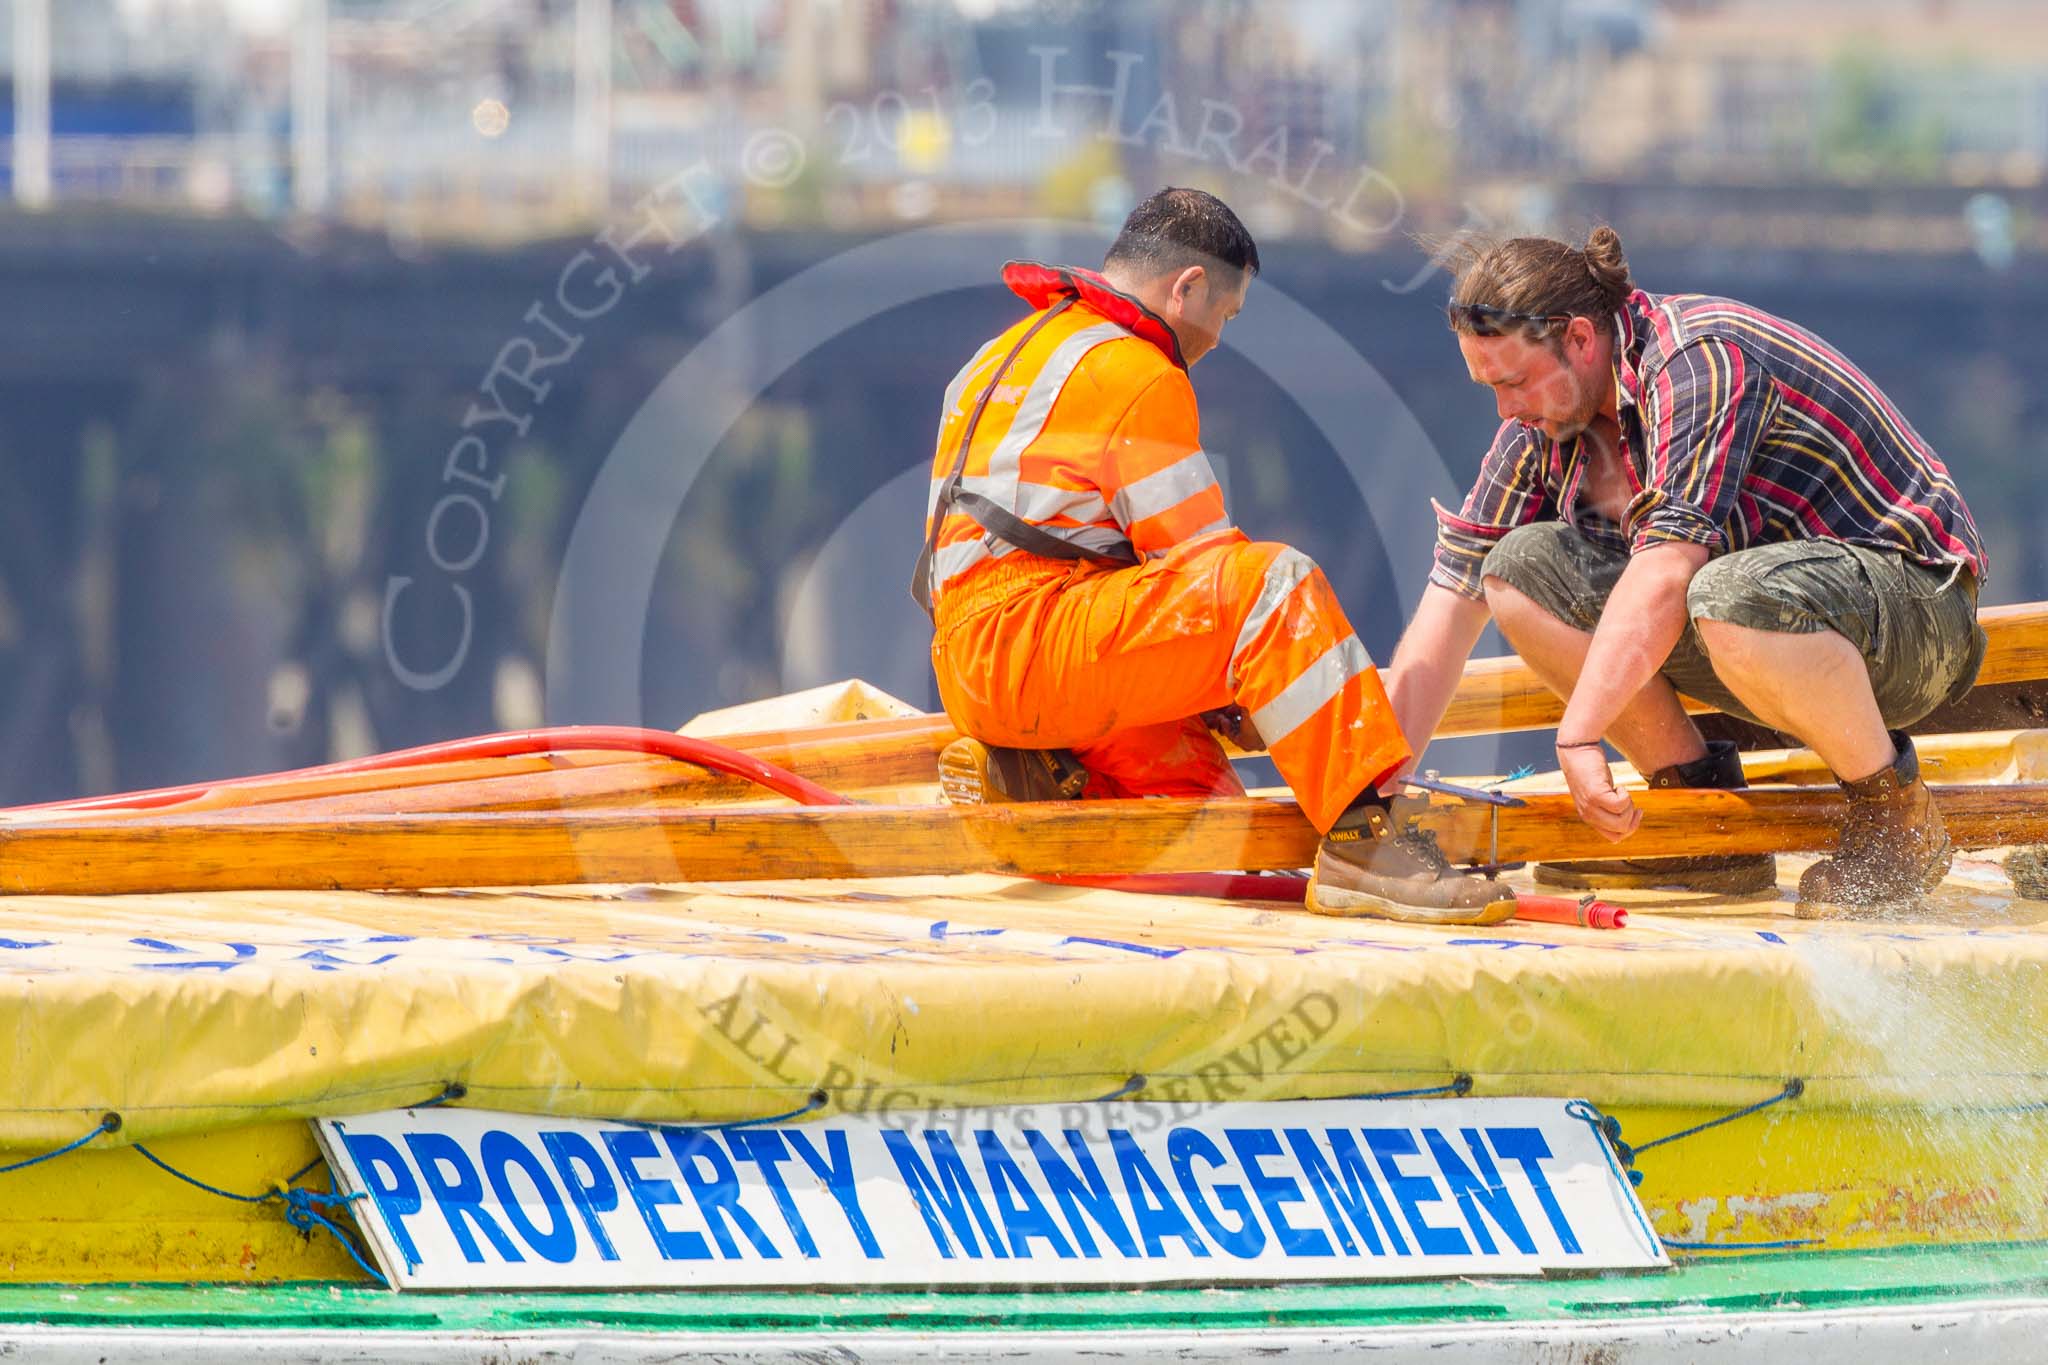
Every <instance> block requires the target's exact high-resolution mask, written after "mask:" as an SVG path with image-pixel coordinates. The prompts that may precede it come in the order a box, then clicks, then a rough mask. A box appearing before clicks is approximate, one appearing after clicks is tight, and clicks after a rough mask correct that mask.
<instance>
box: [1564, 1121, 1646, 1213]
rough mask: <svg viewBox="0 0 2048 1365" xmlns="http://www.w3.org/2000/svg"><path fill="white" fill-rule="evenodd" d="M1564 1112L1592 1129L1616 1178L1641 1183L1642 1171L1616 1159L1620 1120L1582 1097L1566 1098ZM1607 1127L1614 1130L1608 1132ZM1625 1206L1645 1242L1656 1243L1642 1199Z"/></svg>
mask: <svg viewBox="0 0 2048 1365" xmlns="http://www.w3.org/2000/svg"><path fill="white" fill-rule="evenodd" d="M1564 1112H1565V1113H1567V1114H1569V1115H1570V1116H1571V1117H1573V1118H1575V1119H1577V1120H1578V1121H1579V1122H1581V1123H1583V1124H1585V1125H1586V1126H1587V1127H1588V1128H1591V1129H1592V1130H1593V1135H1594V1136H1595V1137H1596V1138H1598V1139H1599V1141H1600V1155H1602V1156H1604V1157H1606V1158H1607V1169H1608V1170H1609V1171H1610V1172H1612V1173H1613V1175H1614V1177H1615V1179H1617V1180H1622V1179H1626V1180H1627V1181H1628V1183H1629V1185H1630V1187H1631V1188H1633V1187H1634V1186H1637V1185H1640V1184H1642V1183H1643V1175H1642V1172H1640V1171H1638V1170H1636V1169H1635V1168H1634V1167H1633V1166H1630V1167H1627V1168H1626V1169H1624V1167H1623V1165H1622V1163H1621V1161H1617V1160H1616V1159H1615V1148H1616V1147H1617V1146H1619V1145H1620V1139H1619V1138H1618V1137H1615V1136H1614V1135H1613V1134H1614V1133H1619V1132H1620V1131H1621V1125H1620V1124H1619V1123H1616V1122H1615V1121H1614V1120H1613V1119H1612V1118H1610V1117H1608V1116H1607V1115H1606V1114H1603V1113H1601V1112H1600V1111H1599V1110H1598V1109H1595V1108H1594V1107H1593V1106H1592V1105H1590V1104H1588V1103H1586V1101H1584V1100H1571V1101H1569V1102H1567V1103H1566V1104H1565V1107H1564ZM1610 1127H1611V1128H1612V1130H1613V1133H1610V1132H1609V1129H1610ZM1623 1150H1626V1149H1625V1148H1624V1149H1623ZM1628 1208H1629V1212H1630V1213H1632V1214H1634V1215H1635V1220H1636V1226H1637V1227H1639V1228H1641V1229H1642V1230H1643V1240H1644V1243H1645V1244H1646V1245H1648V1246H1651V1247H1655V1246H1657V1245H1659V1244H1660V1240H1661V1239H1659V1238H1658V1236H1657V1233H1656V1231H1655V1229H1653V1228H1651V1226H1650V1221H1649V1219H1647V1218H1645V1217H1643V1208H1642V1205H1641V1203H1640V1202H1638V1201H1637V1200H1634V1199H1631V1200H1629V1201H1628Z"/></svg>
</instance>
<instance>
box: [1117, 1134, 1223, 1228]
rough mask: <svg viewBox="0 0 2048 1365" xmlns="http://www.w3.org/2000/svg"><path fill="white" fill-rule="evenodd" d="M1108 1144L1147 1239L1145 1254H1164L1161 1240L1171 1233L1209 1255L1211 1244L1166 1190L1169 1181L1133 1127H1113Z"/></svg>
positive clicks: (1125, 1192) (1134, 1215) (1132, 1209)
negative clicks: (1147, 1154) (1133, 1133)
mask: <svg viewBox="0 0 2048 1365" xmlns="http://www.w3.org/2000/svg"><path fill="white" fill-rule="evenodd" d="M1109 1147H1110V1150H1111V1151H1113V1152H1115V1153H1116V1166H1117V1170H1118V1172H1119V1173H1120V1174H1121V1175H1122V1176H1123V1178H1124V1194H1125V1196H1126V1197H1127V1198H1129V1200H1130V1202H1131V1216H1132V1218H1133V1219H1134V1220H1135V1221H1136V1223H1137V1225H1138V1236H1139V1237H1141V1238H1143V1239H1144V1242H1145V1254H1146V1255H1147V1256H1151V1257H1155V1258H1156V1257H1159V1256H1163V1255H1165V1254H1166V1253H1165V1252H1164V1251H1163V1250H1162V1249H1161V1244H1162V1243H1163V1242H1164V1241H1165V1240H1166V1239H1167V1238H1168V1237H1178V1238H1179V1239H1180V1240H1181V1241H1182V1242H1184V1243H1185V1244H1186V1245H1187V1248H1188V1250H1189V1251H1191V1252H1193V1253H1194V1254H1195V1255H1197V1256H1207V1255H1209V1248H1208V1246H1207V1244H1205V1243H1204V1242H1203V1241H1202V1238H1201V1235H1200V1234H1199V1233H1197V1232H1196V1231H1195V1225H1194V1224H1193V1223H1190V1222H1189V1221H1188V1216H1187V1214H1185V1213H1183V1212H1182V1211H1181V1207H1180V1205H1179V1204H1178V1203H1176V1202H1175V1201H1174V1198H1173V1196H1172V1195H1171V1194H1169V1193H1167V1189H1166V1182H1165V1181H1164V1180H1161V1179H1160V1178H1159V1172H1158V1171H1156V1170H1154V1169H1152V1163H1151V1162H1150V1161H1148V1160H1147V1159H1146V1157H1145V1151H1144V1149H1143V1148H1141V1147H1140V1146H1138V1140H1137V1139H1136V1138H1134V1137H1132V1136H1131V1134H1130V1130H1128V1129H1125V1128H1112V1129H1110V1130H1109Z"/></svg>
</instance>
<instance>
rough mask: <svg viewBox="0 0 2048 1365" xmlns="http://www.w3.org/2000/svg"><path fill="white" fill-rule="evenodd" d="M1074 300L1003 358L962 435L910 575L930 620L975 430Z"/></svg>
mask: <svg viewBox="0 0 2048 1365" xmlns="http://www.w3.org/2000/svg"><path fill="white" fill-rule="evenodd" d="M1074 298H1075V296H1074V295H1072V294H1069V295H1067V296H1066V297H1065V298H1063V299H1061V300H1060V301H1059V302H1058V303H1056V304H1054V305H1053V306H1052V307H1050V308H1048V309H1046V310H1045V312H1044V313H1043V314H1041V315H1040V316H1039V318H1038V320H1037V321H1036V322H1034V323H1032V324H1031V325H1030V326H1029V327H1027V328H1025V329H1024V335H1023V336H1020V337H1018V338H1017V344H1016V345H1014V346H1012V347H1011V348H1010V353H1009V354H1008V355H1006V356H1004V357H1003V363H1002V364H1000V365H998V366H996V368H995V373H993V374H991V375H990V376H989V378H988V383H986V384H984V385H982V386H981V395H980V397H978V398H976V399H975V400H974V411H973V412H972V413H970V414H969V415H968V418H967V429H966V430H965V431H963V432H961V433H960V451H959V453H958V454H957V455H955V456H954V457H953V472H952V473H950V474H948V475H946V481H945V482H944V483H943V484H941V485H940V486H939V496H938V499H937V501H935V502H934V503H933V504H932V524H931V525H930V526H928V527H926V528H925V532H924V549H922V550H920V551H919V552H918V556H917V567H916V568H915V569H912V570H911V571H910V596H911V598H912V599H913V600H914V601H915V602H916V603H917V605H918V606H920V607H922V608H924V614H925V615H926V616H930V615H931V614H932V555H933V554H934V553H936V552H937V550H938V547H939V527H940V526H942V525H943V524H944V523H945V520H946V513H947V512H948V511H950V510H951V508H952V505H953V502H954V500H955V499H956V498H958V497H959V496H960V476H961V474H962V473H964V472H965V471H966V469H967V452H968V450H969V449H971V448H972V447H973V445H974V429H975V428H976V427H978V426H980V425H981V414H982V413H983V412H985V411H987V410H988V400H989V396H990V395H991V394H993V393H994V392H995V391H996V385H998V384H1000V383H1002V382H1003V376H1004V375H1006V374H1008V373H1009V372H1010V366H1011V365H1013V364H1015V363H1016V361H1017V356H1018V355H1019V353H1021V352H1022V351H1023V349H1024V348H1025V347H1026V346H1027V345H1029V344H1030V343H1031V338H1033V337H1035V336H1037V335H1038V334H1039V332H1040V331H1042V330H1043V329H1044V327H1045V324H1047V323H1048V322H1051V321H1052V320H1053V319H1054V318H1056V317H1058V316H1059V315H1060V314H1061V313H1064V312H1066V311H1067V309H1068V308H1069V307H1070V306H1071V305H1072V304H1073V302H1074ZM976 520H977V521H979V520H980V518H978V517H977V518H976ZM999 534H1000V533H999Z"/></svg>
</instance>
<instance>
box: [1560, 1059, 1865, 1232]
mask: <svg viewBox="0 0 2048 1365" xmlns="http://www.w3.org/2000/svg"><path fill="white" fill-rule="evenodd" d="M1805 1093H1806V1082H1805V1081H1802V1080H1801V1079H1799V1078H1798V1077H1797V1076H1794V1077H1792V1078H1791V1079H1790V1080H1788V1081H1786V1082H1785V1084H1784V1087H1783V1088H1782V1089H1780V1090H1779V1091H1778V1093H1777V1094H1775V1095H1772V1096H1770V1097H1769V1098H1768V1099H1762V1100H1758V1101H1757V1102H1756V1103H1755V1104H1750V1105H1744V1106H1743V1107H1742V1108H1740V1109H1732V1110H1730V1111H1729V1112H1727V1113H1725V1114H1722V1115H1719V1116H1718V1117H1715V1118H1711V1119H1708V1120H1707V1121H1706V1122H1705V1123H1695V1124H1694V1125H1693V1126H1692V1127H1690V1128H1681V1129H1679V1130H1678V1131H1677V1132H1675V1133H1666V1134H1665V1135H1664V1136H1663V1137H1660V1138H1653V1139H1651V1140H1650V1141H1648V1142H1645V1143H1643V1144H1642V1145H1640V1146H1635V1147H1632V1146H1630V1145H1629V1144H1628V1143H1626V1142H1624V1141H1622V1138H1621V1120H1620V1119H1617V1118H1615V1117H1614V1115H1612V1114H1603V1113H1601V1112H1600V1111H1599V1110H1598V1109H1597V1108H1595V1107H1594V1106H1593V1105H1591V1104H1589V1103H1587V1102H1586V1101H1585V1100H1573V1101H1571V1102H1570V1103H1569V1104H1567V1105H1565V1112H1566V1113H1567V1114H1569V1115H1571V1116H1572V1117H1573V1118H1575V1119H1577V1120H1579V1122H1581V1123H1583V1124H1585V1125H1586V1126H1587V1127H1589V1128H1591V1129H1592V1130H1593V1131H1594V1132H1596V1133H1598V1134H1599V1135H1600V1137H1601V1144H1600V1149H1601V1151H1603V1152H1605V1153H1606V1154H1607V1161H1608V1165H1609V1166H1610V1167H1612V1168H1613V1170H1614V1172H1615V1174H1617V1175H1621V1176H1625V1177H1626V1178H1627V1180H1628V1183H1629V1184H1630V1185H1631V1186H1640V1185H1641V1184H1642V1183H1643V1173H1642V1172H1641V1171H1639V1170H1637V1169H1636V1158H1637V1157H1638V1156H1640V1155H1641V1154H1642V1153H1644V1152H1647V1151H1649V1150H1650V1149H1651V1148H1652V1147H1662V1146H1664V1145H1665V1144H1666V1143H1670V1142H1677V1141H1679V1140H1680V1139H1681V1138H1689V1137H1691V1136H1693V1135H1694V1134H1695V1133H1704V1132H1706V1131H1707V1130H1708V1129H1709V1128H1719V1127H1720V1126H1721V1125H1722V1124H1724V1123H1733V1122H1735V1120H1737V1119H1743V1118H1748V1117H1749V1116H1750V1115H1751V1114H1755V1113H1758V1112H1761V1111H1762V1110H1765V1109H1768V1108H1770V1107H1771V1106H1772V1105H1774V1104H1783V1103H1784V1102H1785V1101H1786V1100H1796V1099H1798V1098H1799V1097H1800V1096H1801V1095H1803V1094H1805ZM1636 1221H1637V1222H1638V1223H1642V1222H1643V1219H1642V1214H1641V1213H1637V1215H1636ZM1643 1228H1644V1231H1646V1232H1647V1231H1649V1225H1648V1224H1647V1223H1644V1224H1643ZM1650 1235H1651V1236H1653V1237H1655V1236H1656V1234H1655V1233H1651V1234H1650ZM1658 1240H1659V1241H1662V1242H1663V1243H1664V1245H1665V1247H1666V1248H1668V1249H1669V1250H1672V1251H1779V1250H1785V1249H1789V1248H1792V1247H1806V1246H1818V1245H1820V1244H1821V1242H1822V1241H1823V1240H1825V1239H1823V1238H1819V1237H1795V1238H1788V1239H1785V1240H1783V1241H1773V1242H1675V1241H1670V1240H1668V1239H1664V1238H1658Z"/></svg>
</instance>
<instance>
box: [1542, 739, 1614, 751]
mask: <svg viewBox="0 0 2048 1365" xmlns="http://www.w3.org/2000/svg"><path fill="white" fill-rule="evenodd" d="M1606 742H1607V741H1606V740H1604V739H1582V740H1580V741H1578V742H1577V743H1576V744H1567V743H1565V742H1564V741H1563V740H1559V741H1557V743H1556V744H1554V745H1552V746H1551V747H1552V748H1554V749H1597V748H1599V747H1600V746H1601V745H1603V744H1605V743H1606Z"/></svg>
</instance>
